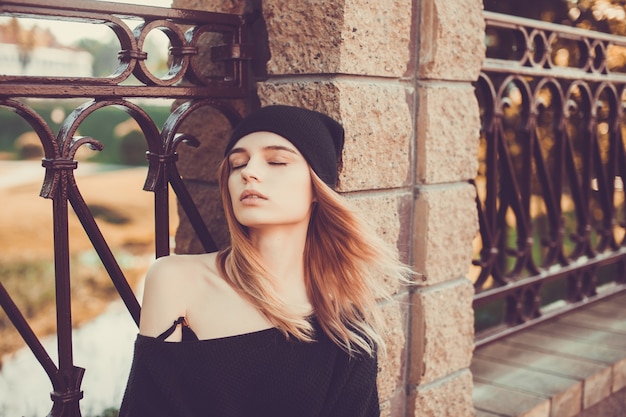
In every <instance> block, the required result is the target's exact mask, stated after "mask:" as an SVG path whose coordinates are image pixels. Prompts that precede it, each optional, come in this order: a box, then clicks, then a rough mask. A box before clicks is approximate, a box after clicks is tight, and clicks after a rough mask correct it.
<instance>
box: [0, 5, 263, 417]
mask: <svg viewBox="0 0 626 417" xmlns="http://www.w3.org/2000/svg"><path fill="white" fill-rule="evenodd" d="M0 15H2V16H17V17H39V18H47V19H55V20H66V21H73V22H83V23H90V24H98V25H106V26H107V27H109V28H110V29H111V30H112V31H113V32H114V34H115V35H116V36H117V39H118V40H119V43H120V46H121V51H120V52H119V55H118V58H119V62H118V66H117V69H116V70H115V72H114V73H113V74H112V75H111V76H109V77H105V78H95V77H94V78H71V77H52V78H51V77H43V76H18V75H0V107H2V108H6V109H9V110H11V111H13V112H15V113H16V114H17V115H19V116H20V117H21V118H22V119H23V120H25V121H27V122H28V123H29V124H30V126H31V127H32V130H33V131H34V132H35V133H36V134H37V135H38V137H39V139H40V141H41V144H42V146H43V149H44V154H45V157H44V159H43V162H42V165H43V167H44V168H45V178H44V182H43V186H42V189H41V196H42V197H45V198H48V199H51V200H52V210H53V221H54V260H55V285H56V305H57V332H58V353H59V355H58V356H59V363H58V366H57V365H56V364H55V363H54V362H53V361H52V360H51V359H50V357H49V355H48V354H47V352H46V351H45V349H44V348H43V346H42V345H41V343H40V342H39V340H38V339H37V337H36V335H35V334H34V332H33V331H32V329H31V328H30V326H29V324H28V323H27V321H26V319H25V318H24V316H23V315H22V313H21V312H20V310H19V309H18V308H17V306H16V305H15V303H14V302H13V301H12V299H11V297H10V295H9V294H8V293H7V291H6V290H5V288H4V287H3V286H2V283H0V305H1V306H2V308H3V309H4V310H5V311H6V313H7V315H8V317H9V318H10V320H11V322H12V323H13V324H14V325H15V327H16V328H17V329H18V331H19V332H20V334H21V336H22V337H23V338H24V340H25V341H26V343H27V344H28V346H29V347H30V349H31V350H32V351H33V353H34V354H35V356H36V358H37V359H38V361H39V362H40V363H41V365H42V366H43V368H44V369H45V371H46V373H47V374H48V376H49V378H50V380H51V382H52V385H53V392H52V394H51V398H52V401H53V406H52V410H51V412H50V414H49V415H50V416H52V417H61V416H63V417H68V416H80V407H79V401H80V399H81V398H82V391H81V389H80V385H81V380H82V376H83V373H84V369H82V368H79V367H76V366H75V365H74V362H73V352H72V312H71V305H70V301H71V300H70V275H71V271H70V262H69V260H70V253H69V233H68V208H69V205H71V207H72V208H73V210H74V212H75V213H76V215H77V217H78V219H79V220H80V222H81V224H82V226H83V228H84V230H85V231H86V233H87V235H88V237H89V239H90V240H91V242H92V244H93V247H94V249H95V250H96V252H97V254H98V255H99V257H100V259H101V261H102V263H103V265H104V267H105V269H106V270H107V272H108V274H109V275H110V277H111V280H112V281H113V283H114V285H115V287H116V289H117V290H118V292H119V293H120V296H121V297H122V299H123V301H124V302H125V304H126V306H127V308H128V310H129V312H130V314H131V316H132V318H133V319H134V320H135V322H137V323H138V322H139V313H140V307H139V304H138V302H137V300H136V298H135V296H134V294H133V292H132V290H131V288H130V286H129V285H128V283H127V281H126V279H125V277H124V274H123V272H122V270H121V268H120V266H119V265H118V263H117V261H116V259H115V257H114V255H113V253H112V251H111V249H110V248H109V246H108V244H107V242H106V240H105V238H104V237H103V235H102V233H101V232H100V229H99V228H98V225H97V224H96V222H95V220H94V217H93V215H92V213H91V212H90V210H89V207H88V206H87V204H86V203H85V201H84V200H83V198H82V196H81V193H80V190H79V188H78V186H77V184H76V181H75V178H74V170H75V169H78V162H77V161H76V160H74V156H75V153H76V151H77V150H78V148H79V147H81V146H84V145H87V146H90V147H92V148H94V149H97V150H99V149H102V145H101V144H100V143H99V142H98V141H97V138H91V137H77V136H76V132H77V130H78V128H79V126H80V125H81V123H82V122H83V121H84V120H85V118H87V117H88V116H89V115H90V114H92V113H93V112H95V111H97V110H99V109H102V108H104V107H109V106H115V107H118V108H120V109H122V110H123V111H125V112H126V113H127V114H128V115H129V116H130V117H131V118H133V119H134V120H135V121H136V122H137V124H138V125H139V127H140V129H141V131H142V133H143V135H144V136H145V138H146V141H147V158H148V161H149V168H148V176H147V179H146V183H145V186H144V189H145V190H147V191H152V192H153V193H154V210H155V253H156V256H157V257H159V256H164V255H168V254H169V253H170V246H169V217H168V192H169V186H170V185H171V186H172V189H173V190H174V192H175V193H176V195H177V197H178V199H179V202H180V203H181V206H182V207H183V209H184V210H185V213H186V215H187V217H188V218H189V220H190V222H191V224H192V226H193V227H194V229H195V231H196V233H197V235H198V237H199V238H200V240H201V242H202V244H203V246H204V248H205V249H206V250H207V251H212V250H215V248H216V247H215V243H214V242H213V240H212V238H211V235H210V233H209V232H208V230H207V227H206V225H205V223H204V221H203V220H202V218H201V216H200V214H199V211H198V209H197V208H196V206H195V204H194V203H193V201H192V199H191V196H190V195H189V192H188V191H187V188H186V187H185V184H184V183H183V181H182V179H181V177H180V175H179V173H178V170H177V168H176V164H175V162H176V159H177V154H176V148H177V146H178V145H179V144H180V143H182V142H186V143H187V144H190V145H192V146H197V145H198V141H197V139H195V138H194V137H191V136H189V135H187V134H185V133H180V132H179V129H180V127H181V123H183V121H184V120H186V119H187V118H188V116H189V115H190V114H191V113H193V112H194V111H195V110H197V109H198V108H200V107H205V106H208V107H212V108H215V109H217V110H219V111H220V112H221V113H222V114H223V115H224V116H225V117H226V118H227V119H228V120H229V122H230V123H231V124H235V123H236V122H237V121H238V120H239V118H240V115H239V114H238V112H237V111H236V110H234V108H232V107H231V106H229V105H228V104H226V103H224V102H222V101H219V99H224V98H243V97H245V96H246V94H247V85H248V80H247V73H248V62H249V60H250V56H251V51H250V46H249V45H248V44H247V41H246V22H245V19H244V17H243V16H238V15H230V14H218V13H210V12H202V11H192V10H180V9H167V8H157V7H145V6H135V5H126V4H119V3H108V2H102V1H87V0H67V1H63V2H51V1H48V0H19V1H10V0H5V1H3V2H2V4H0ZM128 19H131V20H134V21H138V22H139V25H138V26H137V27H136V28H135V29H132V30H131V29H130V27H129V26H128V24H127V21H128ZM183 27H188V28H189V29H186V30H183ZM153 30H159V31H161V32H162V33H164V34H165V35H167V37H168V39H169V42H170V44H171V48H170V49H169V54H170V67H169V71H168V73H167V75H165V76H164V77H162V78H159V77H157V76H155V75H154V74H152V73H151V72H150V70H149V69H148V67H147V66H146V65H145V59H146V57H147V53H146V52H145V51H143V49H142V48H143V45H144V42H145V40H146V37H147V36H148V34H149V33H150V32H151V31H153ZM205 35H207V36H205ZM209 35H210V36H209ZM207 39H209V40H210V41H211V42H212V43H211V44H210V45H209V46H203V47H201V46H200V43H202V44H206V43H207ZM202 48H204V49H202ZM206 48H210V51H211V58H212V63H213V64H215V67H216V68H212V69H211V72H212V73H211V74H205V72H207V70H206V69H205V68H204V67H203V65H202V64H200V63H199V62H196V58H197V57H198V55H199V52H200V51H201V50H206ZM131 75H134V77H136V79H137V80H139V82H140V83H141V85H131V84H129V83H128V81H129V80H130V77H131ZM31 97H36V98H87V99H90V100H89V101H87V102H85V103H84V104H82V105H81V106H79V107H78V108H76V109H75V110H74V111H73V112H72V113H71V114H70V115H69V116H68V117H67V118H66V119H65V121H64V122H63V124H62V126H61V128H60V129H59V131H58V133H57V134H56V135H55V134H54V133H53V132H52V130H51V128H50V127H49V126H48V125H47V123H46V122H45V120H44V119H43V118H42V117H41V116H40V115H38V114H37V113H36V112H35V111H34V110H33V109H31V108H30V107H29V106H28V105H27V104H26V103H25V102H24V100H22V99H23V98H31ZM133 97H147V98H185V99H187V100H190V101H188V102H186V103H183V104H182V105H180V106H178V107H177V109H176V110H174V111H173V112H172V113H171V115H170V116H169V118H168V119H167V121H166V122H165V124H164V126H163V127H162V129H161V130H159V128H158V127H157V125H156V124H155V122H154V121H153V120H152V119H151V117H150V116H149V115H148V114H147V113H146V112H145V111H144V110H142V108H141V107H140V106H139V105H137V104H135V103H133V102H132V101H130V100H129V98H133Z"/></svg>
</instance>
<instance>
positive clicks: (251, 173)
mask: <svg viewBox="0 0 626 417" xmlns="http://www.w3.org/2000/svg"><path fill="white" fill-rule="evenodd" d="M257 171H258V169H256V168H255V165H254V163H253V162H252V159H251V160H249V161H248V163H247V164H246V166H245V167H243V168H242V169H241V178H243V180H244V182H250V181H259V178H260V177H259V174H258V172H257Z"/></svg>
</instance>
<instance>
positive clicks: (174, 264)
mask: <svg viewBox="0 0 626 417" xmlns="http://www.w3.org/2000/svg"><path fill="white" fill-rule="evenodd" d="M181 276H184V274H182V273H181V265H180V260H179V259H177V257H176V256H166V257H162V258H159V259H157V260H156V261H155V262H154V263H153V264H152V265H151V266H150V268H149V269H148V272H147V274H146V282H145V285H144V293H143V302H142V306H141V319H140V321H139V333H141V334H142V335H144V336H150V337H157V336H159V335H160V334H161V333H163V332H164V331H165V330H167V329H168V328H169V327H170V326H171V325H172V323H173V322H174V320H176V319H177V318H178V317H181V316H185V314H186V302H185V300H186V297H185V286H184V285H183V283H182V282H181V281H182V280H181ZM166 340H168V341H180V340H181V330H180V326H179V327H178V328H177V329H176V330H175V331H174V333H173V334H172V335H170V336H169V337H168V338H167V339H166Z"/></svg>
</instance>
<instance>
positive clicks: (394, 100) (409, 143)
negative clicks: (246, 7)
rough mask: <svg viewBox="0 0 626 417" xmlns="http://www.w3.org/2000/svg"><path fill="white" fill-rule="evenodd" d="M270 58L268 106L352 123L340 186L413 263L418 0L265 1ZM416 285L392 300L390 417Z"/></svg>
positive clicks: (385, 365)
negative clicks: (300, 108) (297, 108)
mask: <svg viewBox="0 0 626 417" xmlns="http://www.w3.org/2000/svg"><path fill="white" fill-rule="evenodd" d="M262 8H263V16H264V19H265V23H266V26H267V33H268V45H269V50H270V55H271V58H270V60H269V62H268V65H267V72H268V74H267V79H265V80H263V81H261V82H259V83H258V88H257V94H258V96H259V99H260V101H261V103H262V104H263V105H267V104H273V103H285V104H293V105H299V106H304V107H307V108H312V109H315V110H319V111H322V112H324V113H327V114H329V115H330V116H332V117H334V118H336V119H338V120H340V121H341V123H342V124H343V125H344V128H345V130H346V144H345V149H344V154H343V160H344V169H343V173H342V175H341V177H340V182H341V185H340V191H341V192H342V193H343V194H344V195H345V196H346V197H348V198H350V199H352V200H353V202H354V203H355V204H356V205H357V206H359V207H360V208H361V209H362V210H364V211H365V212H366V213H367V214H368V215H369V217H370V219H371V221H372V222H375V223H376V225H377V227H378V231H379V233H381V234H383V235H384V236H385V237H386V238H387V239H388V240H389V242H391V243H393V244H396V245H398V247H399V248H400V249H401V252H403V254H404V257H405V261H408V262H410V246H411V234H410V232H409V231H410V230H411V224H412V216H411V212H412V205H413V191H412V185H413V178H414V175H415V173H414V168H413V166H414V151H415V148H414V146H415V145H414V141H413V130H414V126H413V125H414V120H415V105H414V101H415V89H414V86H413V83H412V80H411V79H410V77H408V75H409V74H411V72H412V71H413V69H414V65H413V61H414V56H415V55H414V47H413V45H412V43H411V42H412V38H413V34H414V30H415V29H414V20H413V17H414V5H413V3H412V1H411V0H393V1H386V2H380V1H371V0H342V1H325V0H313V1H307V2H294V1H291V0H265V1H263V2H262ZM409 298H410V297H409V294H408V290H407V289H397V290H396V300H397V301H398V302H397V303H392V304H389V305H387V306H383V309H384V312H385V317H386V320H387V322H388V328H389V330H390V331H389V335H388V336H387V340H388V355H387V357H385V358H383V359H382V360H381V362H380V372H379V378H378V382H379V396H380V400H381V408H382V415H383V416H398V417H400V416H404V415H405V409H406V384H407V372H406V369H407V358H408V349H407V341H408V338H407V335H408V317H409V305H408V304H409Z"/></svg>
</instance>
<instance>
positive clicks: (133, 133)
mask: <svg viewBox="0 0 626 417" xmlns="http://www.w3.org/2000/svg"><path fill="white" fill-rule="evenodd" d="M27 103H28V105H29V106H30V107H31V108H32V109H33V110H34V111H35V112H37V113H38V114H39V115H40V116H41V117H42V118H43V119H44V120H45V121H46V123H47V124H48V125H49V126H50V128H51V129H52V131H53V132H54V133H56V132H58V131H59V128H60V127H61V124H62V123H63V121H64V120H65V119H66V117H67V116H68V115H69V114H70V113H71V112H72V111H73V110H74V109H75V108H76V107H77V106H79V105H80V104H81V102H78V101H76V100H64V101H61V100H29V101H28V102H27ZM142 108H143V109H144V110H145V111H146V112H147V113H148V114H149V115H150V117H151V118H152V120H153V121H154V122H155V123H156V125H157V127H159V128H161V127H162V126H163V123H164V122H165V120H166V119H167V117H168V116H169V114H170V107H169V106H164V105H142ZM121 125H122V126H124V127H125V128H124V129H118V127H120V126H121ZM0 126H2V129H0V152H3V153H5V155H6V154H8V155H7V156H5V159H7V158H8V159H20V152H21V151H23V150H22V149H20V146H19V143H16V142H17V140H18V138H20V137H21V136H22V135H24V134H28V132H31V131H32V127H31V126H30V125H29V124H28V123H27V122H26V121H25V120H24V119H23V118H21V117H20V116H18V115H17V114H15V113H13V112H12V111H10V110H8V109H5V108H0ZM77 135H78V136H91V137H93V138H95V139H96V140H97V141H99V142H100V143H102V144H103V145H104V149H103V150H102V151H101V152H97V151H89V150H87V149H86V147H85V151H84V152H82V154H81V155H82V157H83V158H88V159H89V160H90V161H92V162H100V163H109V164H130V165H147V161H146V159H145V151H146V150H147V144H146V141H145V138H144V137H143V134H142V133H141V131H140V130H139V128H138V127H137V126H136V124H135V123H134V121H133V120H130V117H129V116H128V114H127V113H126V112H124V111H123V110H121V109H119V108H115V107H105V108H102V109H100V110H98V111H96V112H94V113H92V114H91V115H89V116H88V117H87V118H86V119H85V120H84V121H83V123H82V124H81V125H80V127H79V130H78V132H77ZM29 153H30V154H32V152H31V150H29Z"/></svg>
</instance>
